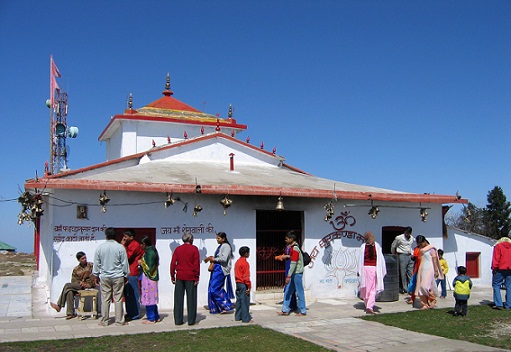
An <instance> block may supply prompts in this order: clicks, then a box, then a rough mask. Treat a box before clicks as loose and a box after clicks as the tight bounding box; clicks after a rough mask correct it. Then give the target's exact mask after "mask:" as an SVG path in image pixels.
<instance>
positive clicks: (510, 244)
mask: <svg viewBox="0 0 511 352" xmlns="http://www.w3.org/2000/svg"><path fill="white" fill-rule="evenodd" d="M491 270H492V273H493V278H492V286H493V303H494V304H495V305H494V306H493V307H492V308H493V309H502V308H506V309H511V239H509V237H507V236H506V237H502V238H501V239H499V240H498V241H497V244H496V245H495V247H493V257H492V260H491ZM502 284H504V285H505V286H506V303H505V304H504V303H502V295H501V293H500V286H501V285H502Z"/></svg>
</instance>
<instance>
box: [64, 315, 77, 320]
mask: <svg viewBox="0 0 511 352" xmlns="http://www.w3.org/2000/svg"><path fill="white" fill-rule="evenodd" d="M74 317H76V315H74V314H71V315H68V316H66V320H69V319H73V318H74Z"/></svg>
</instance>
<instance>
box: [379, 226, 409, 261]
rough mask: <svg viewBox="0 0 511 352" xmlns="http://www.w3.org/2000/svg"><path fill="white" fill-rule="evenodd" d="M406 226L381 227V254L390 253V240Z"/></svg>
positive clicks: (392, 240)
mask: <svg viewBox="0 0 511 352" xmlns="http://www.w3.org/2000/svg"><path fill="white" fill-rule="evenodd" d="M405 228H406V227H403V226H384V227H382V229H381V242H382V243H381V249H382V251H383V254H391V253H390V247H391V246H392V242H394V238H396V236H398V235H400V234H402V233H403V232H404V231H405Z"/></svg>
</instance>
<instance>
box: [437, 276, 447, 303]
mask: <svg viewBox="0 0 511 352" xmlns="http://www.w3.org/2000/svg"><path fill="white" fill-rule="evenodd" d="M438 283H440V287H441V288H442V293H441V294H440V296H442V297H444V298H445V297H446V296H447V287H446V279H445V277H444V278H443V279H436V285H437V286H438Z"/></svg>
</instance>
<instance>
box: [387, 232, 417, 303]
mask: <svg viewBox="0 0 511 352" xmlns="http://www.w3.org/2000/svg"><path fill="white" fill-rule="evenodd" d="M412 244H413V237H412V228H411V227H407V228H406V229H405V232H404V233H402V234H401V235H398V236H396V238H395V239H394V242H392V246H391V247H390V251H391V253H392V254H397V261H398V265H399V277H400V280H399V283H400V289H399V293H406V292H408V284H409V283H410V280H411V278H412V271H413V261H412V260H411V255H412V251H413V246H412Z"/></svg>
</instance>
